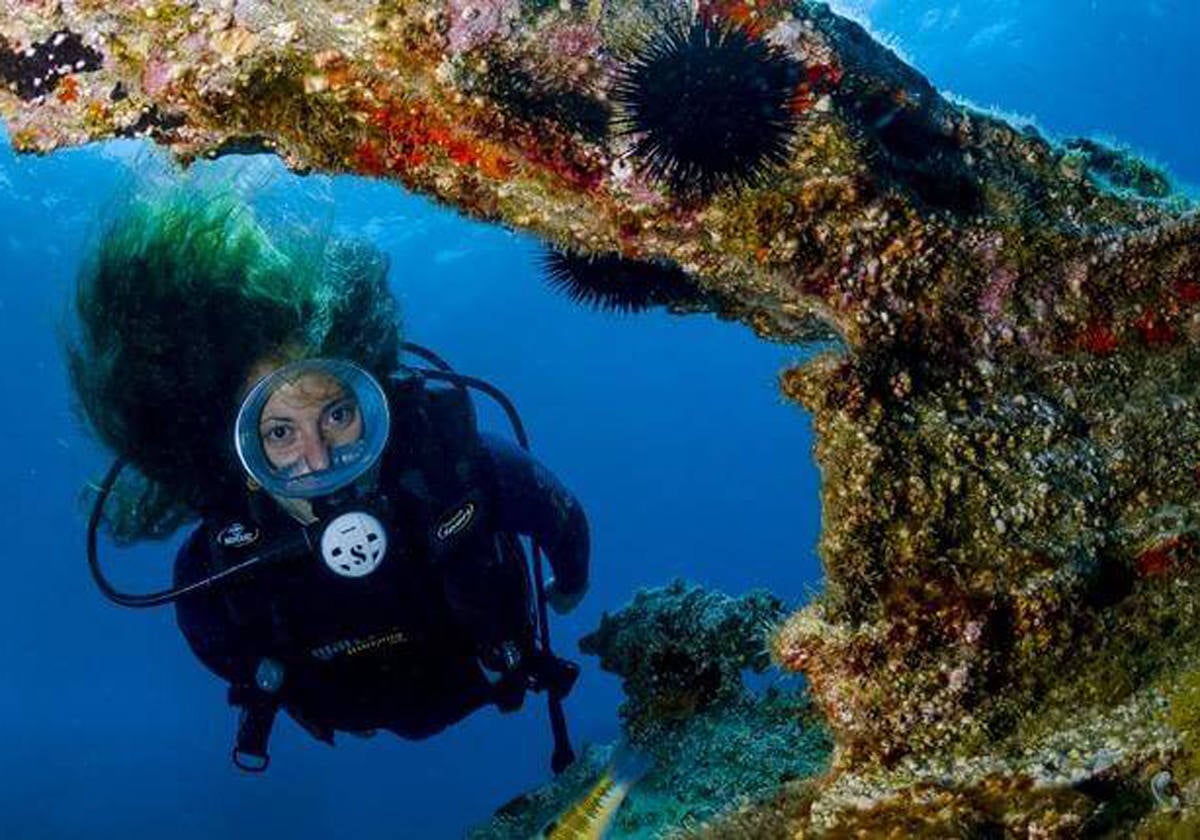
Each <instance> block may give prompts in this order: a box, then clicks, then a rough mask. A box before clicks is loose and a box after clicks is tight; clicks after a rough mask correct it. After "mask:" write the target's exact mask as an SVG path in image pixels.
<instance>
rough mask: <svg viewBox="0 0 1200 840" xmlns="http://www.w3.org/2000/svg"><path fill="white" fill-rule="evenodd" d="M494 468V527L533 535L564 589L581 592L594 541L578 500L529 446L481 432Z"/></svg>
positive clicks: (557, 584)
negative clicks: (531, 453)
mask: <svg viewBox="0 0 1200 840" xmlns="http://www.w3.org/2000/svg"><path fill="white" fill-rule="evenodd" d="M481 437H482V439H483V448H484V450H485V451H486V452H487V454H488V456H489V459H490V461H491V463H492V467H493V469H494V472H495V480H496V488H497V491H498V492H497V499H496V502H495V504H496V514H497V517H496V526H497V529H498V530H501V531H511V532H513V533H517V534H523V535H525V536H529V537H532V538H533V540H534V542H536V543H537V544H538V545H540V546H541V547H542V550H543V551H545V552H546V557H547V558H548V559H549V561H550V568H551V569H553V571H554V580H555V581H556V586H557V588H558V590H559V591H560V592H562V593H563V594H564V595H572V594H575V593H578V592H581V591H582V590H583V589H584V588H585V587H586V586H587V581H588V561H589V554H590V551H591V539H590V536H589V534H588V521H587V516H586V515H585V514H584V512H583V506H582V505H581V504H580V503H579V500H578V499H576V498H575V496H573V495H572V494H571V492H570V491H569V490H567V488H565V487H564V486H563V485H562V483H561V482H560V481H559V480H558V479H557V478H556V477H555V476H554V474H553V473H551V472H550V471H549V470H548V469H546V468H545V467H544V466H543V465H542V464H541V463H539V462H538V461H537V460H536V459H534V458H533V457H532V456H531V455H529V454H528V453H527V452H525V450H523V449H521V448H520V447H518V446H516V445H515V444H512V443H509V442H508V441H507V440H505V439H503V438H499V437H495V436H493V435H487V434H485V435H481Z"/></svg>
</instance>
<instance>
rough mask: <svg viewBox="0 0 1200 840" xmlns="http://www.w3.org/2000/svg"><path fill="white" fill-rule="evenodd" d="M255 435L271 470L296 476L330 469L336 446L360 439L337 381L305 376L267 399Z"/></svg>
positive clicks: (349, 399)
mask: <svg viewBox="0 0 1200 840" xmlns="http://www.w3.org/2000/svg"><path fill="white" fill-rule="evenodd" d="M258 431H259V436H260V438H261V440H262V447H263V452H264V453H265V454H266V456H267V460H268V461H269V462H270V464H271V466H272V467H274V468H275V469H277V470H280V471H281V472H285V473H287V474H288V475H289V476H291V477H295V476H301V475H305V474H306V473H310V472H319V471H321V470H327V469H329V467H330V465H331V464H332V462H333V457H332V453H333V452H334V451H335V450H336V449H337V448H338V447H340V446H346V445H348V444H351V443H354V442H356V441H358V440H360V439H362V436H363V421H362V414H361V412H360V411H359V408H358V402H357V401H356V400H355V398H354V395H353V394H351V393H349V392H348V391H347V390H346V389H345V387H344V386H343V385H342V384H341V382H339V381H338V380H337V379H335V378H334V377H332V376H329V375H327V374H324V373H317V372H312V371H310V372H306V373H303V374H301V375H299V376H297V377H296V378H295V379H294V380H292V381H290V382H288V383H286V384H284V385H283V386H281V387H279V388H277V389H276V390H275V392H274V393H273V394H271V397H270V399H268V400H267V402H266V404H265V405H264V406H263V411H262V415H261V417H260V419H259V424H258Z"/></svg>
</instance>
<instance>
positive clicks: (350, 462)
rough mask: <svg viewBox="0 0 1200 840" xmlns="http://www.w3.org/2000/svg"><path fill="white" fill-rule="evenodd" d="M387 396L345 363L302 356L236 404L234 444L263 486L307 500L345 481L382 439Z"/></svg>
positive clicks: (372, 459) (377, 451)
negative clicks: (239, 405) (238, 404)
mask: <svg viewBox="0 0 1200 840" xmlns="http://www.w3.org/2000/svg"><path fill="white" fill-rule="evenodd" d="M389 424H390V417H389V415H388V407H387V397H386V396H385V394H384V392H383V389H382V388H381V387H380V385H379V383H378V382H376V381H375V379H374V377H372V376H371V375H370V374H369V373H367V372H366V371H365V370H363V369H362V368H360V367H358V366H357V365H355V364H352V363H350V362H345V361H340V360H336V359H306V360H303V361H299V362H293V363H291V364H289V365H285V366H284V367H281V368H279V369H278V370H276V371H274V372H272V373H270V374H268V375H267V376H265V377H264V378H263V379H262V380H260V381H259V382H258V383H257V384H256V385H255V386H254V387H253V388H252V389H251V390H250V393H249V394H248V395H247V396H246V399H245V400H243V402H242V406H241V409H240V410H239V411H238V416H237V424H236V428H235V444H236V447H237V452H238V457H239V458H240V459H241V462H242V466H243V467H244V468H245V469H246V473H247V474H248V475H249V476H250V477H251V478H253V479H254V480H255V481H256V482H258V484H260V485H261V486H262V487H263V488H264V489H265V490H266V491H267V492H269V493H272V494H273V495H276V496H283V497H285V498H298V499H311V498H314V497H318V496H324V495H327V494H329V493H333V492H336V491H337V490H340V489H341V488H343V487H346V486H347V485H349V484H351V483H352V482H354V481H355V480H357V479H358V478H359V477H360V476H362V475H363V474H364V473H365V472H367V471H368V470H369V469H370V468H371V467H373V466H374V465H375V463H376V462H377V461H378V460H379V456H380V455H381V454H382V452H383V448H384V446H385V445H386V443H387V437H388V429H389Z"/></svg>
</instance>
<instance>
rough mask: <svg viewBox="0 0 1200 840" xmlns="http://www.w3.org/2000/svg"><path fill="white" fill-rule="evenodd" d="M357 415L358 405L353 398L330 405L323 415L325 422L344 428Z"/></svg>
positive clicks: (334, 426)
mask: <svg viewBox="0 0 1200 840" xmlns="http://www.w3.org/2000/svg"><path fill="white" fill-rule="evenodd" d="M357 416H358V406H357V405H355V403H354V401H353V400H343V401H342V402H339V403H336V404H334V405H333V406H331V407H330V409H329V412H328V413H327V414H326V415H325V422H326V423H327V424H328V425H329V426H331V427H333V428H335V429H344V428H345V427H347V426H349V425H350V424H351V423H353V422H354V419H355V418H356V417H357Z"/></svg>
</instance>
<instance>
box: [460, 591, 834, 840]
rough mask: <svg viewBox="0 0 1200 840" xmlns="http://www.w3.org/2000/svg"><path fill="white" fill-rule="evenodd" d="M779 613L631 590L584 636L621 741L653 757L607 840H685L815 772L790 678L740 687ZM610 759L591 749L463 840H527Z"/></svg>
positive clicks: (816, 746)
mask: <svg viewBox="0 0 1200 840" xmlns="http://www.w3.org/2000/svg"><path fill="white" fill-rule="evenodd" d="M783 615H784V612H783V605H782V603H781V602H780V601H779V600H778V599H777V598H775V597H773V596H771V595H770V594H768V593H766V592H764V591H761V590H760V591H756V592H751V593H749V594H747V595H744V596H742V597H741V598H732V597H729V596H727V595H724V594H722V593H719V592H712V591H709V590H704V589H701V588H700V587H697V586H687V585H685V584H684V583H682V582H676V583H673V584H672V585H671V586H668V587H665V588H662V589H651V590H644V591H641V592H638V593H637V594H636V596H635V597H634V599H633V601H632V602H631V603H630V604H628V605H626V606H625V607H623V608H622V609H621V610H620V611H618V612H617V613H616V614H615V615H611V616H610V615H607V614H606V615H605V616H604V618H603V619H602V621H601V624H600V627H599V628H598V629H597V630H596V631H595V632H593V633H591V634H590V635H588V636H586V637H584V639H583V641H582V642H581V643H580V647H581V648H582V649H583V651H584V653H588V654H591V655H594V656H598V657H600V666H601V667H602V668H603V669H604V670H606V671H609V672H611V673H614V674H616V675H617V676H619V677H621V679H622V685H623V687H624V690H625V693H626V696H627V698H628V700H627V702H626V703H625V704H624V705H623V706H622V707H621V724H622V729H623V731H624V737H625V740H626V741H627V742H628V743H630V744H632V745H633V746H634V747H635V748H636V749H637V750H639V751H640V752H642V753H644V754H646V755H647V756H649V757H650V758H651V759H652V769H651V770H650V772H649V773H648V774H647V775H646V777H645V778H644V779H642V780H641V781H640V782H639V783H638V785H637V786H636V787H635V788H634V790H633V792H632V794H631V795H630V797H629V799H628V800H627V801H626V804H625V805H624V806H623V807H622V809H621V811H620V812H619V814H618V817H617V820H616V822H615V823H614V830H613V834H612V836H613V837H614V838H630V839H631V840H632V838H639V840H640V838H645V840H650V838H655V837H664V836H671V835H677V836H685V835H686V834H687V833H688V832H690V831H692V830H695V829H697V828H698V827H699V826H700V825H702V824H703V823H705V822H707V821H710V820H712V819H713V818H714V817H716V816H717V815H719V814H723V813H727V812H733V811H734V810H735V809H736V808H738V807H745V806H746V803H752V802H759V801H761V800H764V799H770V798H771V797H773V796H774V795H775V794H776V792H777V791H778V790H779V789H780V787H781V786H782V785H785V784H787V783H789V782H790V781H791V780H794V779H800V778H811V777H813V776H815V775H816V774H818V773H821V772H823V771H824V769H825V767H826V766H827V764H828V761H829V753H830V748H831V745H830V742H829V736H828V733H827V732H826V730H825V728H824V726H822V725H821V723H820V722H819V720H818V719H817V718H816V717H815V716H814V714H813V712H812V705H811V703H810V702H809V700H808V698H807V695H806V694H805V693H804V691H803V689H802V688H801V686H800V685H798V684H797V681H795V680H792V681H789V683H790V684H788V685H785V686H772V687H770V688H768V689H767V690H766V691H764V692H762V693H761V694H755V693H753V692H751V691H750V690H748V689H747V688H746V686H745V684H744V683H743V679H742V675H743V673H745V672H761V671H762V670H764V669H765V668H766V667H767V666H768V664H769V662H768V659H767V657H766V656H765V651H764V646H765V644H766V637H767V635H768V633H769V631H770V628H771V627H772V625H773V624H774V623H776V622H778V621H779V620H780V619H781V618H782V617H783ZM611 753H612V748H611V747H600V746H593V747H590V748H589V749H587V750H586V751H585V752H584V755H583V757H582V760H580V761H579V762H577V764H576V765H574V766H572V767H571V769H570V770H568V771H567V772H566V773H564V774H563V775H562V776H560V777H558V778H557V779H555V780H554V781H553V782H552V783H550V784H548V785H546V786H545V787H543V788H542V789H540V790H537V791H534V792H532V793H529V794H526V795H524V796H520V797H518V798H517V799H515V800H513V801H512V802H510V803H509V804H508V805H506V806H504V807H503V808H501V809H500V811H499V812H498V813H497V814H496V816H495V818H494V819H493V820H492V821H491V822H490V823H489V824H487V825H485V826H481V827H480V828H479V829H477V830H476V831H475V832H474V834H473V835H472V836H474V837H478V838H480V840H483V838H495V840H505V839H506V838H512V840H517V838H521V840H525V838H528V837H532V836H535V835H536V833H537V832H538V831H539V830H540V829H541V827H542V826H544V825H545V824H546V823H547V822H549V821H550V820H551V819H553V818H554V817H556V816H558V815H559V814H561V813H562V812H563V811H564V810H566V809H567V808H568V807H570V805H571V804H572V803H574V802H576V801H578V800H579V799H581V798H582V796H583V795H584V793H585V792H586V791H587V790H588V789H589V788H590V787H591V786H592V785H593V784H594V783H595V781H596V779H597V778H598V777H599V775H600V773H601V771H602V770H603V768H604V767H605V765H606V764H607V762H608V761H609V760H610V756H611Z"/></svg>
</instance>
